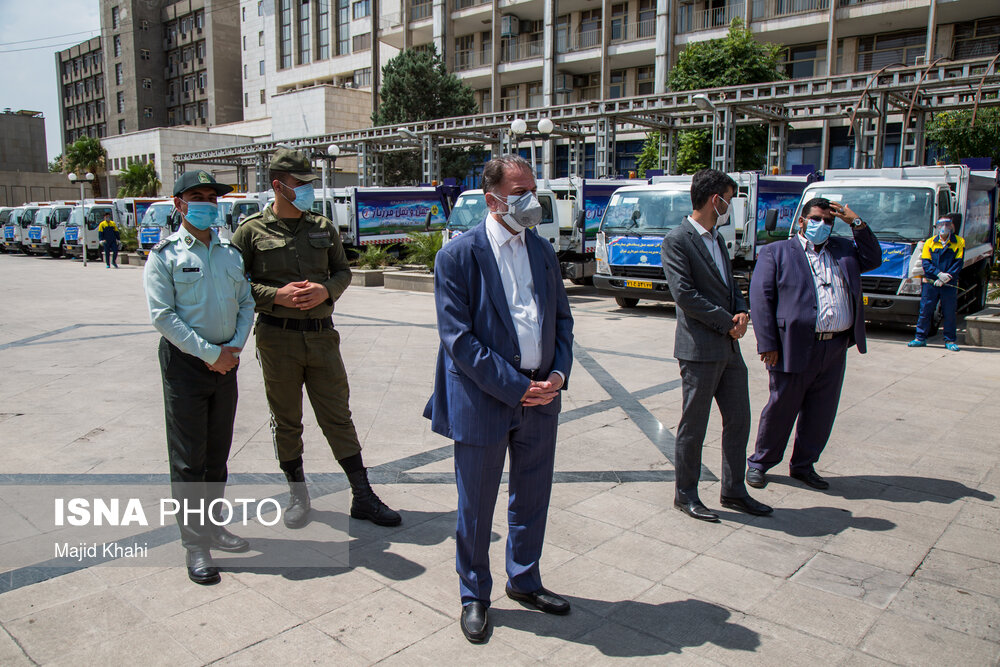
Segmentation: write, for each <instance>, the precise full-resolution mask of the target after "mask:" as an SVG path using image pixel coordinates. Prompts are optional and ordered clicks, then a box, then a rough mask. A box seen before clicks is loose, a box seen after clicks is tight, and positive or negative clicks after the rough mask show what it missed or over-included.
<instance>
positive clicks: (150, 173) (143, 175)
mask: <svg viewBox="0 0 1000 667" xmlns="http://www.w3.org/2000/svg"><path fill="white" fill-rule="evenodd" d="M118 182H119V183H121V187H119V188H118V196H119V197H154V196H156V194H157V193H158V192H159V191H160V185H161V183H160V179H159V178H157V176H156V167H155V166H154V165H153V163H152V162H147V163H146V164H140V163H138V162H132V163H131V164H129V165H128V167H126V168H125V169H124V170H123V171H122V172H120V173H119V174H118Z"/></svg>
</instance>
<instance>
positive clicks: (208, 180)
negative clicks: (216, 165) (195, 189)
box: [198, 171, 212, 183]
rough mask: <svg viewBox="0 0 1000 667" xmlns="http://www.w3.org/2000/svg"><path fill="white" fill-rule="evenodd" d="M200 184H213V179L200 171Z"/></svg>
mask: <svg viewBox="0 0 1000 667" xmlns="http://www.w3.org/2000/svg"><path fill="white" fill-rule="evenodd" d="M198 182H199V183H211V182H212V177H211V176H209V175H208V174H207V173H206V172H204V171H199V172H198Z"/></svg>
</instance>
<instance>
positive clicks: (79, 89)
mask: <svg viewBox="0 0 1000 667" xmlns="http://www.w3.org/2000/svg"><path fill="white" fill-rule="evenodd" d="M74 97H83V81H77V82H76V95H74Z"/></svg>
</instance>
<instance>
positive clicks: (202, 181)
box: [174, 170, 233, 197]
mask: <svg viewBox="0 0 1000 667" xmlns="http://www.w3.org/2000/svg"><path fill="white" fill-rule="evenodd" d="M203 187H209V188H212V189H213V190H215V193H216V194H218V195H226V194H229V193H230V192H232V191H233V189H232V187H230V186H228V185H226V184H224V183H216V182H215V178H213V177H212V175H211V174H210V173H208V172H207V171H201V170H198V171H186V172H184V173H183V174H181V177H180V178H178V179H177V181H176V182H174V196H175V197H180V196H181V195H182V194H183V193H185V192H187V191H188V190H192V189H194V188H203Z"/></svg>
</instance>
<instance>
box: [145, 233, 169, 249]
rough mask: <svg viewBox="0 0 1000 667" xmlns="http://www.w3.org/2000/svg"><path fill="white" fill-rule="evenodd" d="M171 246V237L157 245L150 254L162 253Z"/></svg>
mask: <svg viewBox="0 0 1000 667" xmlns="http://www.w3.org/2000/svg"><path fill="white" fill-rule="evenodd" d="M169 244H170V237H169V236H168V237H167V238H165V239H160V242H159V243H157V244H156V245H154V246H153V249H152V250H150V252H160V251H161V250H163V249H164V248H166V247H167V246H168V245H169Z"/></svg>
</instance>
